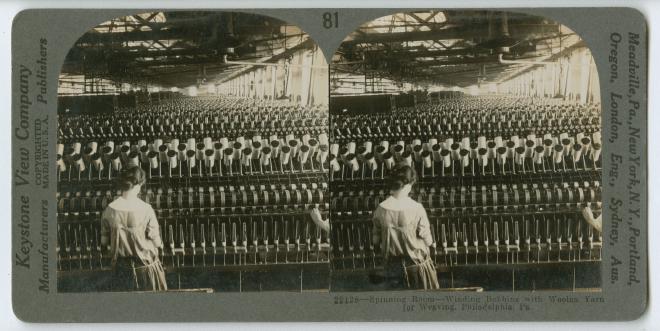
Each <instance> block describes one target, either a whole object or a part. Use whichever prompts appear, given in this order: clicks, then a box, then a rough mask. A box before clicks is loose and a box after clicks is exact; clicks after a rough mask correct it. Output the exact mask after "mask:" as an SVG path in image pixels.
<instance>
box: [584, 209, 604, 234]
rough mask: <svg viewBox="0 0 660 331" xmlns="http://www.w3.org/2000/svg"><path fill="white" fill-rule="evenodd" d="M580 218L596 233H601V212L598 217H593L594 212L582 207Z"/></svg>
mask: <svg viewBox="0 0 660 331" xmlns="http://www.w3.org/2000/svg"><path fill="white" fill-rule="evenodd" d="M582 216H583V217H584V219H585V220H586V221H587V223H589V225H591V226H592V227H593V228H594V229H596V231H598V232H600V233H602V232H603V213H602V212H601V213H600V215H598V217H594V212H593V211H592V210H591V207H584V208H583V209H582Z"/></svg>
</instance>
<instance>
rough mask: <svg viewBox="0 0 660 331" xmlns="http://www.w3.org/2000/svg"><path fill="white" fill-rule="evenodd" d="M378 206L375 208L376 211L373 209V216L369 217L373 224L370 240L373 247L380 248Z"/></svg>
mask: <svg viewBox="0 0 660 331" xmlns="http://www.w3.org/2000/svg"><path fill="white" fill-rule="evenodd" d="M379 216H380V208H377V209H376V211H374V216H373V218H372V219H371V222H372V224H373V229H372V230H371V241H372V242H373V244H374V247H375V248H376V249H377V250H378V249H380V241H381V231H382V230H381V227H382V226H381V224H380V219H379Z"/></svg>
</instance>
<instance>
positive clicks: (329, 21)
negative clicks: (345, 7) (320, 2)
mask: <svg viewBox="0 0 660 331" xmlns="http://www.w3.org/2000/svg"><path fill="white" fill-rule="evenodd" d="M323 27H324V28H326V29H330V28H335V29H336V28H338V27H339V13H337V12H334V13H330V12H325V13H323Z"/></svg>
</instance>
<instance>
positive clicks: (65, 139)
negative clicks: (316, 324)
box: [56, 11, 330, 293]
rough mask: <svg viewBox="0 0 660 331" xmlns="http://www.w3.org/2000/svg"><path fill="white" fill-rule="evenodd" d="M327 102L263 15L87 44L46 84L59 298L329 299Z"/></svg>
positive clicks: (322, 63) (304, 49)
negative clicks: (50, 100)
mask: <svg viewBox="0 0 660 331" xmlns="http://www.w3.org/2000/svg"><path fill="white" fill-rule="evenodd" d="M328 90H329V89H328V65H327V63H326V60H325V58H324V55H323V53H322V52H321V50H320V49H319V48H318V46H317V45H316V43H315V42H314V40H312V39H311V38H310V37H309V35H307V34H306V33H305V32H304V31H302V30H301V29H300V28H298V27H297V26H295V25H292V24H289V23H287V22H283V21H280V20H278V19H275V18H271V17H267V16H263V15H255V14H248V13H240V12H219V11H182V12H150V13H141V14H137V15H132V16H126V17H118V18H114V19H111V20H109V21H107V22H103V23H101V24H99V25H98V26H96V27H94V28H92V29H91V30H89V31H87V32H86V33H85V34H84V35H82V36H81V37H80V38H79V39H78V40H77V41H76V43H75V44H74V45H72V47H71V49H70V51H69V53H68V54H67V57H66V60H65V62H64V64H63V66H62V69H61V73H60V76H59V85H58V109H57V115H58V144H57V164H56V167H57V174H58V177H57V179H58V189H57V204H58V205H57V236H58V238H57V268H58V279H57V287H58V291H59V292H99V291H114V292H127V291H130V292H141V291H199V292H209V293H211V292H255V291H292V292H293V291H295V292H306V291H315V292H327V291H329V287H330V285H329V284H330V280H329V279H330V275H329V273H330V272H329V270H330V269H329V252H330V240H329V236H328V231H329V225H328V222H327V219H328V216H327V214H328V209H329V205H328V200H327V196H328V195H329V193H328V175H327V174H328V171H327V169H328V160H327V159H328V153H329V147H328V134H327V131H328Z"/></svg>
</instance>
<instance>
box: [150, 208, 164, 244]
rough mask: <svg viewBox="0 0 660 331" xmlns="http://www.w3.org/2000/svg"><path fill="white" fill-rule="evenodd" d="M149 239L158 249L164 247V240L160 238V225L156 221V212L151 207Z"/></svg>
mask: <svg viewBox="0 0 660 331" xmlns="http://www.w3.org/2000/svg"><path fill="white" fill-rule="evenodd" d="M147 239H149V240H151V241H152V242H153V243H154V246H156V247H157V248H162V247H163V239H162V238H161V237H160V225H158V219H156V212H154V209H153V208H151V206H149V216H148V218H147Z"/></svg>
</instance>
